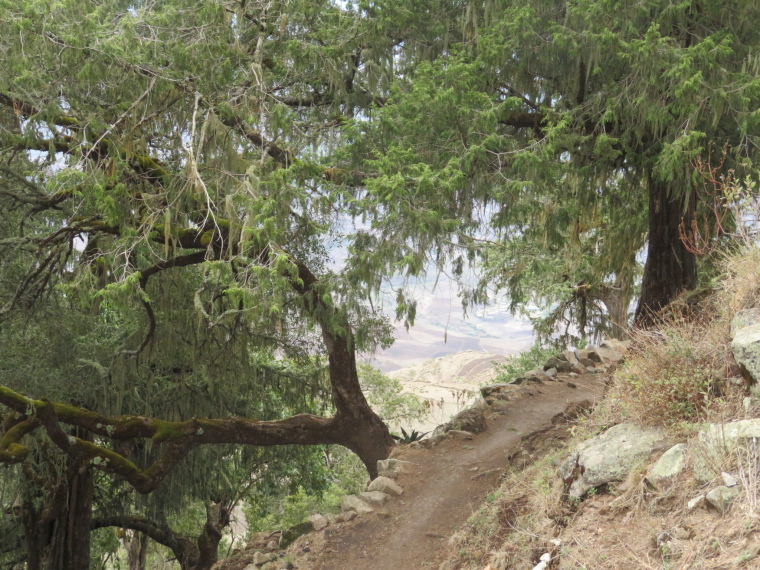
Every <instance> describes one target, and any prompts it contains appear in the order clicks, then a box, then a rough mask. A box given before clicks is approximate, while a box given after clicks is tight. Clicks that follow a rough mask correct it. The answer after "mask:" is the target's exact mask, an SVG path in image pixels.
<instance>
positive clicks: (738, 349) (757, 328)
mask: <svg viewBox="0 0 760 570" xmlns="http://www.w3.org/2000/svg"><path fill="white" fill-rule="evenodd" d="M740 314H741V312H740ZM753 318H754V313H753ZM737 319H738V317H737V318H735V319H734V322H735V323H736V321H737ZM742 324H744V323H743V322H740V323H738V324H736V325H735V326H734V325H732V328H734V329H735V332H734V334H733V335H732V337H733V338H732V340H731V350H732V351H733V353H734V359H735V360H736V362H737V364H739V365H740V366H743V367H744V368H745V369H746V370H747V372H749V375H750V376H751V377H752V380H754V381H755V382H758V380H760V322H754V323H753V324H749V325H745V326H740V325H742Z"/></svg>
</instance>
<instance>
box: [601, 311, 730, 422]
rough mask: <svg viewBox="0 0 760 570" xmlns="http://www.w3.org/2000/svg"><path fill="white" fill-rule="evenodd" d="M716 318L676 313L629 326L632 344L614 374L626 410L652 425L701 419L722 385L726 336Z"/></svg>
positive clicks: (616, 391) (617, 392)
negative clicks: (654, 323) (642, 326)
mask: <svg viewBox="0 0 760 570" xmlns="http://www.w3.org/2000/svg"><path fill="white" fill-rule="evenodd" d="M719 324H720V321H718V322H717V323H716V322H714V321H713V322H709V323H708V322H706V321H704V320H699V319H698V320H696V321H686V320H683V319H681V320H673V321H671V322H668V323H663V324H662V326H661V328H660V329H659V330H658V331H634V332H633V333H632V340H633V345H634V349H633V350H632V351H631V355H630V356H629V357H628V360H627V362H626V363H625V364H624V365H623V366H622V367H621V368H620V369H619V370H618V372H617V374H616V376H615V380H616V385H615V389H614V392H615V394H614V396H615V397H617V398H619V399H620V401H621V404H622V407H623V410H624V411H625V412H626V414H627V415H630V416H632V417H633V418H634V419H636V420H637V421H638V422H639V423H641V424H644V425H653V426H666V427H673V426H676V425H679V424H682V423H684V422H688V423H690V422H698V421H703V420H704V418H705V412H706V411H707V410H708V408H709V406H710V403H711V401H712V400H713V399H714V397H716V396H719V395H721V394H722V393H723V392H724V389H725V381H726V380H725V377H726V374H725V362H726V358H727V357H728V353H729V349H728V336H727V334H726V331H725V330H721V329H723V328H724V327H718V326H716V325H719Z"/></svg>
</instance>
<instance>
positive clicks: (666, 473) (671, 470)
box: [647, 443, 688, 488]
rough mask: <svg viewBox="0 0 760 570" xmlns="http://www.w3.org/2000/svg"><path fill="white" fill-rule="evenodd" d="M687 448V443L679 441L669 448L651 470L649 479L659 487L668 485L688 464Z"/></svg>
mask: <svg viewBox="0 0 760 570" xmlns="http://www.w3.org/2000/svg"><path fill="white" fill-rule="evenodd" d="M687 449H688V447H687V445H686V444H685V443H679V444H677V445H674V446H673V447H671V448H670V449H668V450H667V451H666V452H665V453H663V454H662V457H660V458H659V459H658V460H657V463H655V464H654V465H653V466H652V468H651V469H650V470H649V474H648V475H647V480H648V481H649V482H650V483H652V485H654V486H655V487H658V488H662V487H663V486H665V485H667V483H668V482H670V481H671V480H672V479H673V478H674V477H675V476H676V475H678V474H679V473H681V471H683V468H684V467H685V465H686V451H687Z"/></svg>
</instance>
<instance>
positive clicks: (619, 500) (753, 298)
mask: <svg viewBox="0 0 760 570" xmlns="http://www.w3.org/2000/svg"><path fill="white" fill-rule="evenodd" d="M676 305H677V306H674V307H673V308H672V310H670V311H667V312H666V315H667V316H665V317H663V319H662V320H661V322H660V323H659V327H658V330H657V331H656V332H647V331H634V332H632V340H633V350H632V351H631V352H630V354H629V355H628V356H627V359H626V362H625V364H623V365H622V366H621V367H620V368H618V370H617V371H616V373H615V376H614V377H613V379H612V382H611V386H610V389H609V391H608V393H607V395H606V398H605V399H604V400H603V401H602V402H601V403H600V404H599V405H597V407H596V409H595V410H594V411H593V412H592V413H591V414H590V415H589V416H588V417H586V418H582V419H581V421H580V422H579V423H578V424H577V425H576V426H575V427H574V428H573V429H574V434H575V437H574V439H573V440H572V441H571V442H569V444H568V445H567V446H566V447H565V448H563V449H561V450H559V451H557V450H556V449H555V448H550V450H549V451H548V452H547V454H546V455H543V456H542V455H541V453H542V452H541V450H538V449H537V450H535V451H533V452H532V453H531V455H532V456H536V457H538V458H539V459H538V460H537V461H535V462H534V463H532V464H528V465H524V466H522V468H517V467H515V468H514V470H513V472H511V473H509V474H508V475H507V476H506V477H505V479H504V481H503V484H502V485H501V487H500V489H499V491H498V492H497V493H496V494H495V495H494V498H493V500H491V501H490V502H488V503H486V504H485V505H484V506H483V507H482V508H481V509H480V510H479V511H478V513H477V514H476V515H474V516H473V518H472V519H471V521H470V522H469V523H468V525H466V526H465V527H464V528H462V529H460V531H459V532H458V533H457V534H456V535H455V536H454V537H452V542H451V544H452V546H453V547H454V551H455V552H456V553H457V554H456V556H455V557H454V558H452V559H451V560H450V566H449V567H450V568H457V569H462V570H464V569H468V570H470V569H471V570H475V569H477V570H482V569H483V568H484V567H485V566H486V565H487V564H490V565H491V568H494V569H497V570H504V569H507V568H531V567H532V566H533V565H535V564H536V562H537V561H538V558H539V557H540V556H541V554H543V553H544V552H550V553H552V557H553V559H554V560H559V562H558V563H557V562H555V563H553V564H554V565H552V566H551V567H552V568H555V569H556V568H560V569H565V568H567V569H571V568H572V569H578V568H585V569H589V570H590V569H594V570H603V569H604V570H607V569H609V570H613V569H615V570H621V569H623V570H624V569H628V568H630V569H632V570H633V569H639V568H652V569H658V570H659V569H671V568H672V569H676V568H679V569H680V568H682V569H687V568H689V569H691V568H703V569H717V568H729V567H737V568H742V567H758V560H759V559H760V558H758V557H757V556H755V554H753V553H756V552H758V551H760V449H758V443H757V442H755V443H754V444H751V445H749V446H747V447H746V448H742V449H740V450H738V451H736V452H735V453H732V454H730V456H728V455H727V456H726V457H724V458H721V459H720V462H721V465H720V466H719V467H720V468H719V470H718V472H720V471H728V472H731V473H734V474H735V475H737V477H738V479H739V480H740V483H741V485H742V488H743V489H744V490H745V492H743V493H742V495H741V496H740V498H739V499H737V501H736V502H735V503H734V505H733V507H732V508H731V510H730V511H729V512H728V513H727V514H725V515H723V514H721V513H717V512H715V511H711V510H708V509H705V508H697V509H693V510H691V511H690V510H688V509H687V507H686V504H687V503H688V501H689V500H690V499H692V498H694V497H696V496H697V495H699V494H702V493H705V492H706V490H708V489H707V488H698V487H697V485H696V483H695V482H694V480H693V478H692V477H691V473H690V471H688V470H687V471H686V472H685V473H684V474H682V475H681V476H680V477H679V478H677V480H676V481H674V482H673V484H672V485H670V486H669V487H668V488H666V489H662V488H659V489H655V488H653V487H652V485H651V484H650V483H649V482H648V481H647V479H646V477H645V475H646V472H647V469H648V466H646V465H644V466H641V468H640V469H638V470H636V471H634V472H632V473H631V474H630V476H629V478H628V480H627V481H623V482H622V483H619V484H612V485H610V488H609V489H608V490H607V492H606V493H602V492H600V493H598V494H597V495H594V496H589V497H587V498H585V499H584V500H583V501H577V502H572V501H564V500H563V499H562V490H563V489H562V482H561V480H560V477H559V475H558V469H557V466H558V465H559V464H560V463H561V462H562V461H563V460H564V459H565V458H566V457H567V456H568V454H569V453H570V451H571V450H572V449H573V448H574V447H575V446H576V444H577V443H578V442H579V441H581V440H585V439H588V438H589V437H592V436H594V435H597V434H598V433H599V432H601V431H603V430H605V429H607V428H608V427H610V426H612V425H615V424H617V423H621V422H624V421H629V422H634V423H638V424H639V425H646V426H660V427H665V428H667V429H668V430H669V431H670V432H671V433H674V434H676V435H678V436H682V437H684V438H685V439H686V438H688V437H689V436H692V435H694V434H695V432H696V431H697V430H698V429H699V428H701V427H702V425H703V424H704V423H705V422H711V423H724V422H727V421H731V420H735V419H740V418H746V417H755V416H757V414H756V412H757V410H758V407H757V406H755V407H754V408H753V409H751V410H749V411H745V410H744V409H743V408H742V398H743V397H744V396H745V395H746V388H747V387H746V386H745V385H744V384H743V382H742V381H741V379H739V378H736V377H733V375H735V369H734V368H732V367H731V366H728V365H727V363H731V362H732V361H733V358H732V357H731V351H730V337H729V332H730V322H731V320H732V319H733V318H734V316H735V315H736V313H737V312H738V311H739V310H741V309H745V308H755V307H760V248H756V247H755V248H748V249H746V250H745V251H742V252H741V253H740V254H734V255H726V258H725V263H724V278H723V280H722V282H721V284H720V286H719V287H718V288H716V289H715V291H714V293H713V294H712V295H711V296H709V297H708V298H702V299H701V303H700V305H698V306H695V305H694V304H693V303H691V302H682V303H680V304H679V303H677V304H676ZM697 452H698V450H696V449H695V446H692V450H691V453H697ZM687 535H688V536H687ZM662 537H665V538H662Z"/></svg>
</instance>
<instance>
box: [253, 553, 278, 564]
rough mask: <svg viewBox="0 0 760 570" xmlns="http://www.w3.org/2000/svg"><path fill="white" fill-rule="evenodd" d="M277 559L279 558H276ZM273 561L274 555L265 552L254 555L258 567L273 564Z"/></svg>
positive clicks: (254, 561)
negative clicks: (268, 563)
mask: <svg viewBox="0 0 760 570" xmlns="http://www.w3.org/2000/svg"><path fill="white" fill-rule="evenodd" d="M275 558H277V557H276V556H275ZM271 561H272V555H271V554H269V553H264V552H254V553H253V563H254V564H255V565H256V566H263V565H264V564H266V563H267V562H271Z"/></svg>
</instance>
